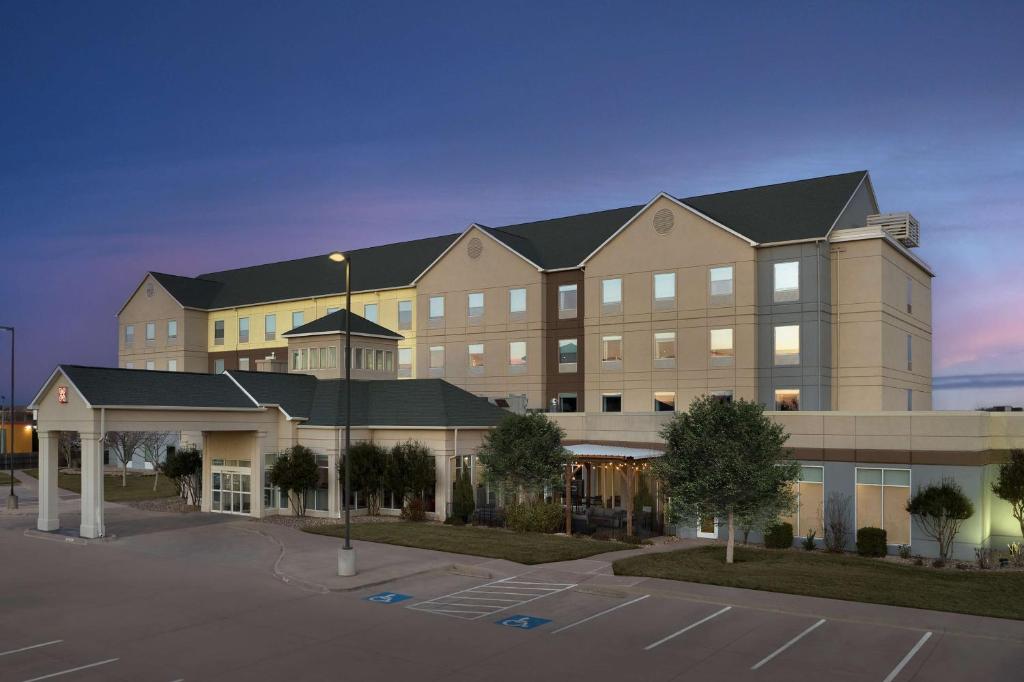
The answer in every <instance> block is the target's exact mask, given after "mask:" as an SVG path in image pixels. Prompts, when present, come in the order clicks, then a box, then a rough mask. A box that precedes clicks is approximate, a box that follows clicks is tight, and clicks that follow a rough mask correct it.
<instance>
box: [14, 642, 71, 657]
mask: <svg viewBox="0 0 1024 682" xmlns="http://www.w3.org/2000/svg"><path fill="white" fill-rule="evenodd" d="M63 641H64V640H63V639H54V640H51V641H49V642H42V643H41V644H33V645H31V646H23V647H21V648H20V649H11V650H10V651H0V656H7V655H9V654H18V653H21V652H22V651H28V650H29V649H38V648H39V647H42V646H50V645H51V644H60V643H61V642H63Z"/></svg>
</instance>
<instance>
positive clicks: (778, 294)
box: [772, 260, 800, 303]
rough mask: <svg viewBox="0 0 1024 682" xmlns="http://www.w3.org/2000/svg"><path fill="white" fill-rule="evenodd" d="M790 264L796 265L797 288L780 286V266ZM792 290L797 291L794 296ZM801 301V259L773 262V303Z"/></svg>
mask: <svg viewBox="0 0 1024 682" xmlns="http://www.w3.org/2000/svg"><path fill="white" fill-rule="evenodd" d="M789 265H795V266H796V289H780V288H779V268H780V267H785V266H789ZM790 292H796V295H795V296H793V295H792V294H790ZM799 301H800V261H799V260H787V261H779V262H778V263H772V303H797V302H799Z"/></svg>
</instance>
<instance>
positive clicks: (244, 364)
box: [167, 358, 249, 372]
mask: <svg viewBox="0 0 1024 682" xmlns="http://www.w3.org/2000/svg"><path fill="white" fill-rule="evenodd" d="M167 369H170V367H168V368H167ZM238 369H240V370H242V371H243V372H248V371H249V358H238Z"/></svg>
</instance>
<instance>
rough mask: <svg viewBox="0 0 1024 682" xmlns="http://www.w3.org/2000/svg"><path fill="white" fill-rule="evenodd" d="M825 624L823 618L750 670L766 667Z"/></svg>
mask: <svg viewBox="0 0 1024 682" xmlns="http://www.w3.org/2000/svg"><path fill="white" fill-rule="evenodd" d="M824 624H825V619H824V618H822V619H821V620H819V621H818V622H817V623H815V624H814V625H812V626H811V627H809V628H807V629H806V630H804V631H803V632H801V633H800V634H799V635H797V636H796V637H794V638H793V639H791V640H789V641H788V642H786V643H785V644H783V645H782V646H780V647H779V648H778V649H776V650H775V651H773V652H771V653H770V654H768V655H767V656H765V657H764V658H762V659H761V660H760V661H758V662H757V663H755V664H754V665H752V666H750V669H751V670H757V669H758V668H760V667H761V666H762V665H764V664H765V663H767V662H768V661H770V660H772V659H773V658H775V657H776V656H778V655H779V654H781V653H782V652H783V651H785V650H786V649H788V648H789V647H791V646H793V645H794V644H796V643H797V642H799V641H800V640H801V639H803V638H804V636H805V635H809V634H811V632H813V631H814V630H816V629H817V628H819V627H820V626H822V625H824Z"/></svg>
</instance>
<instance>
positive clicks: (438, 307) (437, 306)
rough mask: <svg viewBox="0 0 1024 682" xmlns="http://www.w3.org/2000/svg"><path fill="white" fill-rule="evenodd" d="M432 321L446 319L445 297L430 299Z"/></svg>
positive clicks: (432, 297)
mask: <svg viewBox="0 0 1024 682" xmlns="http://www.w3.org/2000/svg"><path fill="white" fill-rule="evenodd" d="M430 319H431V320H441V319H444V296H431V297H430Z"/></svg>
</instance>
